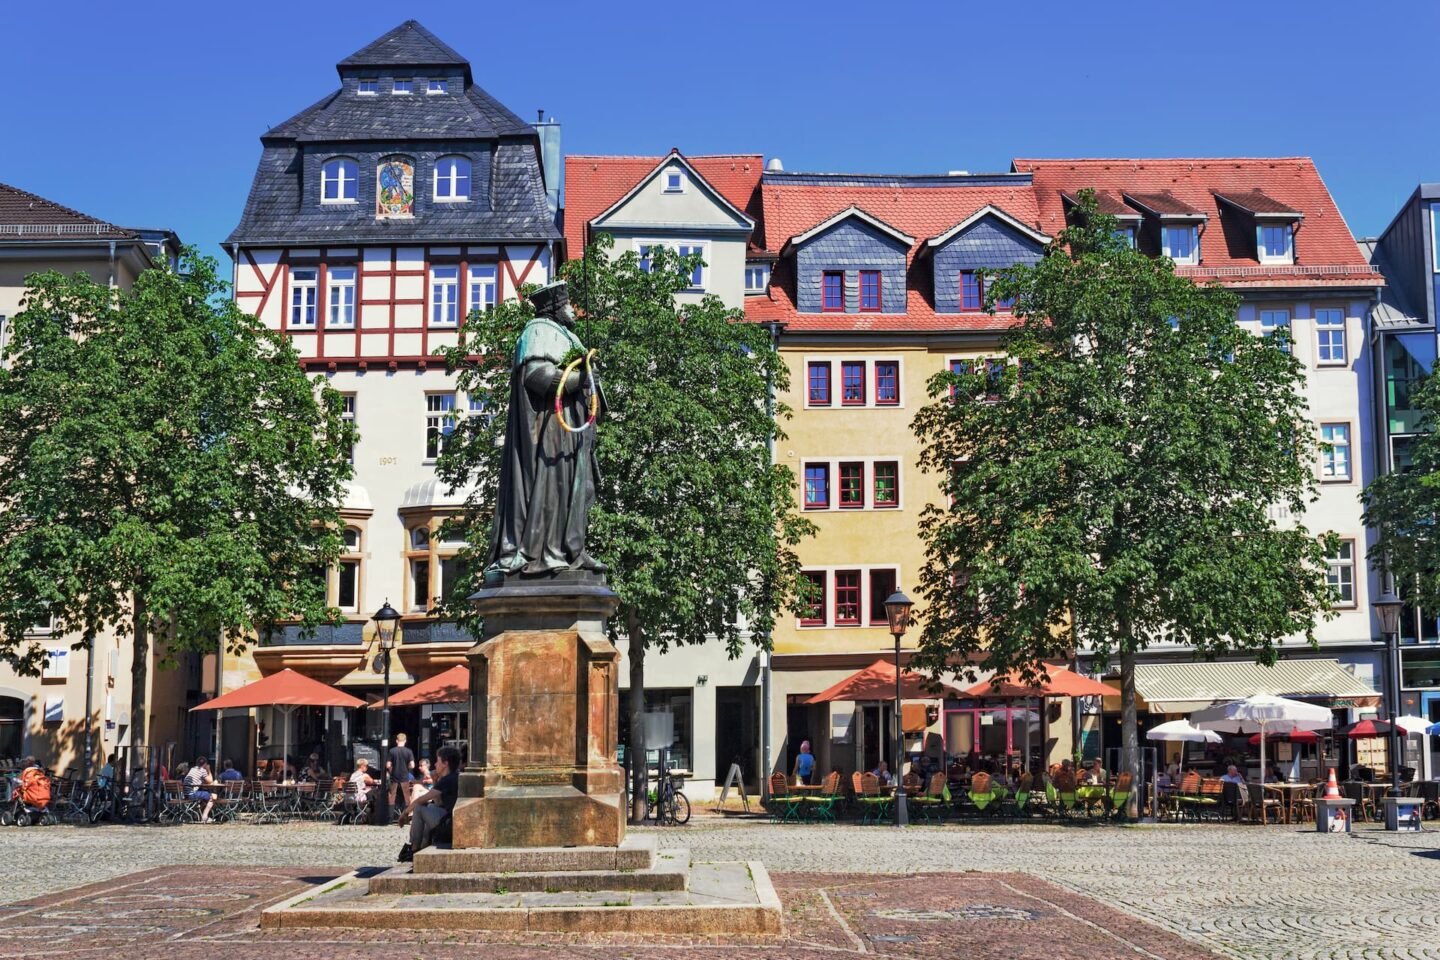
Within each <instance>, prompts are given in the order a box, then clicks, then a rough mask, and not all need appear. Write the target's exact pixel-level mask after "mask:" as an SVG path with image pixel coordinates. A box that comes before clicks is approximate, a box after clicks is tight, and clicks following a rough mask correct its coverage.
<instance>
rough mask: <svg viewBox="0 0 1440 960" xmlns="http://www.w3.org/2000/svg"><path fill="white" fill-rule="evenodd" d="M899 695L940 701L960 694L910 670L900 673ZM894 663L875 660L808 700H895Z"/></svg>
mask: <svg viewBox="0 0 1440 960" xmlns="http://www.w3.org/2000/svg"><path fill="white" fill-rule="evenodd" d="M900 684H901V691H900V693H901V697H902V698H903V699H905V700H939V699H942V698H944V697H953V696H957V695H958V694H959V691H957V690H956V689H955V688H954V687H951V686H947V685H945V684H943V683H941V684H935V683H932V682H931V681H930V678H929V677H926V676H924V675H922V674H918V673H911V672H910V671H909V670H906V671H904V672H903V673H901V674H900ZM894 699H895V664H894V663H892V662H891V661H889V660H876V661H875V662H874V663H872V664H870V666H868V667H866V668H865V669H864V670H861V671H859V672H857V673H852V674H851V675H850V676H848V677H846V678H845V679H844V680H841V681H840V682H839V683H837V684H835V685H834V686H833V687H831V688H829V689H828V690H822V691H821V692H819V693H817V694H815V696H813V697H811V698H810V699H809V700H806V701H805V702H806V703H807V704H808V703H829V702H830V701H832V700H894Z"/></svg>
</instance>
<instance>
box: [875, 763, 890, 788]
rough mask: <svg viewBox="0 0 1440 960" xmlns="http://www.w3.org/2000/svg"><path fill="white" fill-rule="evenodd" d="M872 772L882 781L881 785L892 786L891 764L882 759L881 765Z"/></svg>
mask: <svg viewBox="0 0 1440 960" xmlns="http://www.w3.org/2000/svg"><path fill="white" fill-rule="evenodd" d="M870 772H871V773H873V774H875V779H876V780H879V781H880V786H882V787H888V786H890V764H888V763H886V762H885V761H884V760H881V761H880V765H879V766H877V767H876V768H875V769H874V770H871V771H870Z"/></svg>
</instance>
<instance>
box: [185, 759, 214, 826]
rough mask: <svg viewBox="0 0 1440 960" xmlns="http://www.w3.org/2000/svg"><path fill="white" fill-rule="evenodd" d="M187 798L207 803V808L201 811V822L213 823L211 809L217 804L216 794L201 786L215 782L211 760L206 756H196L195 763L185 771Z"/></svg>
mask: <svg viewBox="0 0 1440 960" xmlns="http://www.w3.org/2000/svg"><path fill="white" fill-rule="evenodd" d="M182 782H183V783H184V785H185V798H186V799H187V800H199V801H200V802H201V803H204V804H205V809H204V810H202V811H201V812H200V822H201V823H213V822H214V821H212V820H211V819H210V810H211V809H212V808H213V807H214V806H215V794H213V793H211V792H210V791H209V790H202V789H200V788H201V787H206V786H209V785H210V784H212V783H214V782H215V778H214V777H212V776H210V767H209V761H207V760H206V759H205V758H204V757H196V758H195V764H194V766H192V767H191V768H190V769H189V770H187V771H185V779H184V781H182Z"/></svg>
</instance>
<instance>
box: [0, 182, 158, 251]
mask: <svg viewBox="0 0 1440 960" xmlns="http://www.w3.org/2000/svg"><path fill="white" fill-rule="evenodd" d="M139 236H140V234H139V233H138V232H136V231H135V230H130V229H128V228H125V227H117V226H116V225H115V224H113V223H110V222H109V221H106V220H101V219H99V218H97V217H92V216H90V215H89V214H85V213H81V212H80V211H79V210H72V209H71V208H70V207H67V206H64V205H63V204H59V203H56V202H55V201H53V200H46V199H45V198H44V197H42V196H40V195H39V194H35V193H31V192H30V191H28V190H21V189H20V188H19V187H12V186H10V185H8V184H4V183H0V241H6V240H16V239H20V240H40V239H48V240H55V239H65V240H134V239H136V238H138V237H139Z"/></svg>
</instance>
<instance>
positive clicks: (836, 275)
mask: <svg viewBox="0 0 1440 960" xmlns="http://www.w3.org/2000/svg"><path fill="white" fill-rule="evenodd" d="M820 309H822V310H824V311H825V312H826V313H842V312H844V310H845V274H844V273H842V272H841V271H839V270H826V271H825V272H824V273H823V274H822V276H821V279H820Z"/></svg>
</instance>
